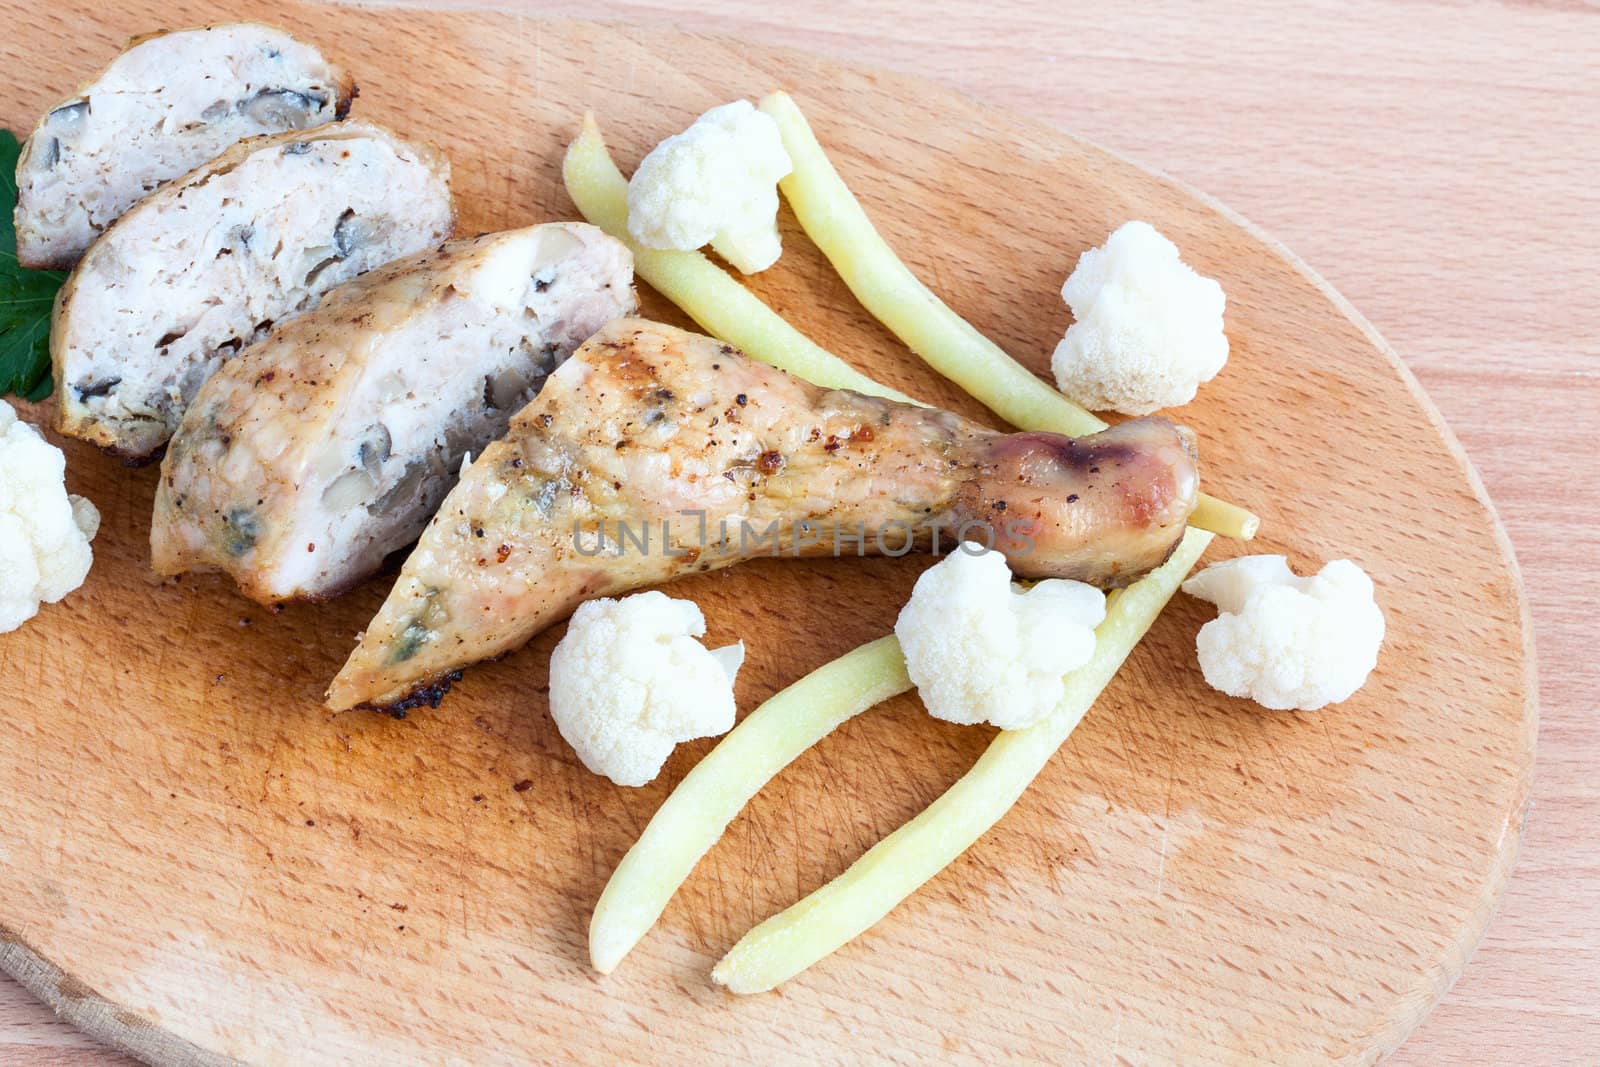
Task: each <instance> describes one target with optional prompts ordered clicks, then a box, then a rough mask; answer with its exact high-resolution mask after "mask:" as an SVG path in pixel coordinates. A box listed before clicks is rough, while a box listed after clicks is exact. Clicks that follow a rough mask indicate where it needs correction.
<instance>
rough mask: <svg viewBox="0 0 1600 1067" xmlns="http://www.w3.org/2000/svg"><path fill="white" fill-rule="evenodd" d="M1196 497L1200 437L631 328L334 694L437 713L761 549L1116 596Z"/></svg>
mask: <svg viewBox="0 0 1600 1067" xmlns="http://www.w3.org/2000/svg"><path fill="white" fill-rule="evenodd" d="M1198 492H1199V472H1198V467H1197V461H1196V458H1195V454H1194V442H1193V436H1192V435H1191V434H1190V433H1189V431H1188V430H1186V429H1184V428H1183V427H1180V426H1175V425H1173V424H1172V423H1170V422H1168V421H1167V420H1165V419H1159V418H1151V419H1140V420H1137V421H1133V422H1127V423H1123V424H1122V425H1120V426H1116V427H1113V428H1112V429H1109V430H1106V431H1104V432H1102V433H1098V434H1094V435H1093V436H1090V437H1082V438H1076V439H1074V438H1070V437H1063V436H1060V435H1058V434H1049V433H1037V432H1030V433H1014V434H1003V433H997V432H995V431H993V430H989V429H986V428H984V427H982V426H979V425H978V424H976V423H973V422H971V421H969V420H967V419H964V418H962V417H960V416H958V415H954V414H951V413H950V412H947V411H938V410H933V409H929V408H922V407H916V406H914V405H910V404H901V403H896V402H894V401H891V400H883V399H880V398H877V397H869V396H863V395H861V394H859V393H854V392H849V391H845V390H837V389H825V388H822V387H820V386H816V385H812V384H810V383H808V382H805V381H802V380H801V379H799V378H795V377H793V376H791V375H788V374H784V373H783V372H781V371H778V370H774V369H772V368H771V367H768V366H766V365H765V364H761V363H757V362H755V361H753V360H751V359H749V358H748V357H746V356H744V355H743V354H741V353H740V352H738V351H737V350H736V349H734V348H732V347H730V346H728V345H723V344H719V343H718V342H716V341H714V340H712V339H710V338H707V337H701V336H698V335H695V334H690V333H685V332H684V331H682V330H677V329H674V328H672V327H669V326H662V325H659V324H656V323H651V322H645V321H643V320H639V319H619V320H617V321H616V322H613V323H611V324H609V325H608V326H606V327H605V328H604V329H602V330H601V331H600V332H599V333H598V334H596V335H595V336H594V337H592V338H590V339H589V340H588V341H587V342H586V343H585V344H584V345H583V347H582V348H580V349H579V350H578V352H577V353H576V354H574V356H573V357H572V358H571V359H570V360H568V361H567V362H566V363H565V364H564V365H563V366H562V367H561V369H560V370H558V371H556V373H554V374H552V375H551V376H550V378H549V380H548V381H547V382H546V383H545V386H544V389H543V390H542V391H541V392H540V394H539V396H538V397H536V398H535V399H534V401H533V402H532V403H531V404H529V405H528V406H527V407H526V408H524V409H523V410H522V411H521V412H519V413H518V414H517V416H516V417H515V418H514V419H513V420H512V423H511V428H510V431H509V433H508V434H507V436H506V437H505V438H503V439H502V440H500V441H497V442H495V443H494V444H492V445H490V446H489V447H488V448H487V449H486V450H485V451H484V453H483V454H482V455H481V456H479V457H478V459H477V460H476V461H475V462H474V463H473V464H472V466H471V467H470V468H469V469H468V470H467V472H466V473H465V474H464V475H463V476H462V479H461V482H460V484H459V485H457V486H456V488H455V489H454V490H453V491H452V492H451V493H450V495H449V496H448V497H446V498H445V501H444V503H443V504H442V505H441V507H440V509H439V514H438V515H437V516H435V517H434V519H433V521H432V523H430V524H429V526H428V528H427V530H426V531H424V533H423V535H422V539H421V541H420V542H418V545H417V548H416V550H415V551H413V552H412V553H411V556H410V558H409V559H408V560H407V561H406V564H405V568H404V570H403V571H402V572H401V575H400V578H399V580H398V581H397V582H396V584H395V587H394V589H393V590H392V591H391V592H390V594H389V597H388V600H387V601H385V603H384V605H383V607H382V609H381V610H380V611H379V612H378V615H377V617H376V618H375V619H373V620H372V623H371V624H370V625H369V626H368V627H367V630H366V633H365V634H364V635H363V636H362V638H361V642H360V645H359V646H358V647H357V648H356V650H355V652H354V653H353V654H352V655H351V656H350V659H349V660H348V662H346V663H345V665H344V668H343V669H342V670H341V671H340V672H339V675H338V677H337V678H335V679H334V681H333V685H332V687H331V688H330V690H329V693H328V704H329V706H330V707H333V708H336V709H342V708H348V707H353V706H356V705H361V704H366V705H371V706H377V707H389V708H391V709H393V708H405V707H408V706H415V705H416V704H418V703H422V702H429V703H437V701H438V699H439V697H440V695H441V694H442V691H443V689H444V688H447V687H448V685H449V683H450V681H451V680H452V679H453V678H454V677H455V676H456V673H457V672H458V671H459V670H460V668H462V667H464V666H466V665H467V664H470V663H474V662H477V661H479V660H483V659H487V658H490V657H492V656H496V655H499V654H501V653H504V652H507V651H509V650H511V649H513V648H516V647H518V646H519V645H521V644H523V643H524V642H525V641H527V640H528V639H529V638H530V637H532V636H533V635H534V634H536V633H538V632H539V631H540V630H542V629H544V628H545V627H546V626H549V625H550V624H552V623H554V622H557V621H559V620H560V619H562V618H564V617H565V616H566V615H567V614H569V613H570V612H571V611H572V610H573V609H574V608H575V607H577V605H578V604H580V603H581V602H583V601H584V600H587V599H589V598H591V597H596V596H610V595H616V594H618V593H622V592H625V591H627V590H631V589H637V588H639V587H641V586H646V585H653V584H656V583H658V582H663V581H666V580H668V579H670V578H674V577H677V576H679V575H682V574H685V573H689V572H692V571H705V570H712V569H715V568H719V567H726V566H728V565H730V564H733V563H737V562H739V561H740V560H743V559H748V558H751V557H753V556H816V555H828V554H832V553H835V552H837V551H840V550H841V549H842V551H843V553H844V554H855V552H856V551H857V546H861V547H863V548H864V549H865V550H866V551H869V552H871V551H878V552H888V553H892V554H898V553H899V552H901V551H907V550H910V549H912V548H916V549H934V550H942V551H950V550H951V549H953V548H954V547H955V545H956V541H957V540H958V539H962V538H965V539H969V540H976V541H979V542H983V543H986V544H987V543H992V544H993V546H994V547H995V548H998V549H999V550H1000V551H1002V552H1004V553H1005V554H1006V556H1007V558H1008V560H1009V561H1010V564H1011V567H1012V569H1013V571H1015V572H1016V573H1017V574H1018V575H1020V576H1023V577H1029V578H1076V579H1079V580H1082V581H1088V582H1094V583H1097V584H1100V585H1104V586H1116V585H1122V584H1125V583H1127V582H1129V581H1132V580H1134V579H1136V578H1138V577H1139V576H1140V575H1142V574H1144V573H1145V572H1147V571H1149V570H1150V569H1151V568H1153V567H1155V566H1157V565H1159V564H1160V563H1161V562H1162V561H1163V560H1164V559H1166V558H1167V556H1168V555H1170V554H1171V552H1172V549H1173V548H1174V547H1175V546H1176V545H1177V543H1178V540H1179V539H1180V538H1181V537H1182V535H1183V530H1184V524H1185V522H1186V520H1187V519H1188V517H1189V514H1190V512H1192V511H1193V510H1194V505H1195V500H1196V495H1197V493H1198ZM936 537H937V538H939V540H938V542H937V544H936V543H935V538H936Z"/></svg>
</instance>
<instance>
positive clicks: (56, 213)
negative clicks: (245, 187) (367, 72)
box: [15, 22, 356, 268]
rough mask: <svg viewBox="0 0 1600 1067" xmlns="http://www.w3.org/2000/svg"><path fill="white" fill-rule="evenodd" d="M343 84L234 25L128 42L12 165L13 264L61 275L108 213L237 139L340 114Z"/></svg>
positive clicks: (277, 43) (345, 102)
mask: <svg viewBox="0 0 1600 1067" xmlns="http://www.w3.org/2000/svg"><path fill="white" fill-rule="evenodd" d="M355 92H356V87H355V83H354V82H353V81H351V79H350V76H349V75H348V74H346V73H345V72H344V71H342V70H340V69H339V68H338V67H336V66H334V65H333V64H331V63H329V62H328V61H327V60H326V59H324V58H323V57H322V53H321V52H319V51H317V49H315V48H313V47H312V46H311V45H308V44H305V43H303V42H301V41H297V40H295V39H294V38H293V37H291V36H289V35H288V34H287V33H285V32H284V31H282V30H279V29H274V28H273V27H271V26H262V25H259V24H256V23H250V22H242V23H232V24H228V25H222V26H204V27H200V28H197V29H187V30H176V31H172V32H167V33H155V34H150V35H148V36H145V37H136V38H134V39H133V40H132V41H131V42H129V44H128V47H127V48H126V49H125V50H124V51H123V52H122V53H121V54H120V55H118V56H117V58H116V59H114V60H113V61H112V62H111V64H110V66H108V67H106V69H105V70H103V71H101V72H100V73H99V74H98V75H97V76H96V77H95V78H94V80H92V81H90V82H88V83H86V84H85V85H84V86H83V87H82V88H80V89H79V90H78V91H77V92H76V93H75V94H73V96H72V97H71V98H69V99H67V100H64V101H62V102H61V103H60V104H57V105H56V106H55V107H53V108H51V109H50V111H48V112H47V113H46V114H45V116H44V118H43V119H41V120H40V122H39V125H38V126H37V127H36V128H35V129H34V131H33V133H32V134H31V135H30V136H29V137H28V140H27V142H26V143H25V144H24V145H23V147H22V155H21V157H20V158H19V160H18V163H17V204H16V213H15V218H16V228H17V258H18V259H19V260H20V261H21V263H22V265H23V266H25V267H51V268H65V267H70V266H72V264H74V263H76V262H77V261H78V257H80V256H82V255H83V253H84V250H85V249H87V248H88V247H89V245H90V243H91V242H92V241H93V240H94V239H95V237H96V236H98V235H99V234H100V233H101V232H102V231H103V230H105V228H106V227H107V226H109V225H111V223H112V222H114V221H115V220H116V219H117V217H118V216H120V215H121V214H122V213H123V212H125V211H127V210H128V209H129V208H130V207H132V206H133V205H134V204H136V203H138V202H139V201H140V200H142V199H144V198H145V197H146V196H148V195H149V194H150V193H151V192H152V191H153V190H155V189H156V188H157V187H159V186H160V185H162V184H163V183H164V182H168V181H171V180H172V179H173V178H177V177H181V176H182V175H184V174H187V173H188V172H189V171H191V170H193V169H194V168H196V167H198V166H200V165H201V164H202V163H205V162H206V161H208V160H210V159H212V158H214V157H215V156H217V155H218V154H219V153H220V152H222V150H223V149H225V148H227V147H228V146H229V145H231V144H234V143H235V142H237V141H239V140H242V139H243V138H246V137H255V136H259V135H261V134H268V133H281V132H283V131H285V130H303V129H309V128H310V127H312V126H320V125H322V124H323V123H325V122H332V121H334V120H335V119H342V118H344V116H345V114H346V113H347V112H348V111H349V110H350V101H351V100H352V99H353V98H354V97H355Z"/></svg>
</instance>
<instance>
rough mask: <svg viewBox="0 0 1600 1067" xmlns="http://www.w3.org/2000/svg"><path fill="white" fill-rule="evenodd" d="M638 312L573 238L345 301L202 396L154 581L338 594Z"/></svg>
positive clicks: (489, 240) (600, 255)
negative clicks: (195, 579) (560, 370)
mask: <svg viewBox="0 0 1600 1067" xmlns="http://www.w3.org/2000/svg"><path fill="white" fill-rule="evenodd" d="M633 309H634V295H633V260H632V256H631V255H630V254H629V253H628V250H627V248H626V247H625V246H624V245H623V244H621V243H620V242H619V241H616V240H615V239H613V238H611V237H608V236H606V234H605V233H603V232H602V231H600V230H599V229H597V228H595V227H593V226H589V225H587V224H584V223H550V224H548V225H543V226H532V227H529V228H527V229H522V230H512V231H509V232H506V233H495V234H489V235H487V236H483V237H477V238H472V239H468V240H462V241H453V242H450V243H448V244H446V245H444V246H443V247H441V248H439V249H437V250H433V251H429V252H426V253H423V254H420V255H416V256H412V257H408V258H406V259H403V260H399V261H397V262H394V263H390V264H389V265H387V266H385V267H382V268H380V269H378V270H375V271H373V272H371V273H369V274H366V275H363V276H362V277H360V278H357V279H355V280H354V281H351V282H348V283H346V284H345V285H342V286H340V287H339V288H338V289H335V290H334V291H333V292H331V293H329V294H328V296H327V297H326V298H324V300H323V301H322V303H321V304H320V305H319V306H318V307H317V308H316V309H315V310H314V311H310V312H308V313H306V314H304V315H301V316H299V317H298V318H296V319H293V320H292V321H290V322H288V323H285V324H284V325H283V326H281V327H279V328H278V329H276V330H274V331H273V332H272V334H271V335H270V336H268V337H267V338H266V339H265V340H262V341H260V342H257V343H256V344H254V345H252V346H251V347H250V348H248V349H246V350H245V351H244V352H242V353H241V354H240V355H239V356H238V357H237V358H235V359H232V360H230V361H228V362H227V363H226V364H224V365H223V367H222V369H221V370H220V371H218V372H217V373H216V374H215V375H213V376H212V377H211V379H210V380H209V381H207V382H206V384H205V385H203V386H202V387H201V388H200V392H199V393H198V394H197V395H196V397H195V399H194V401H193V403H191V404H190V406H189V410H188V413H187V414H186V415H185V416H184V419H183V423H182V425H181V426H180V427H179V429H178V432H177V434H176V435H175V436H174V437H173V439H172V442H171V444H170V446H169V447H168V450H167V455H166V459H165V461H164V462H163V465H162V471H161V482H160V487H159V489H158V491H157V495H156V504H155V518H154V521H153V523H152V526H151V534H150V543H151V553H152V559H153V562H154V566H155V569H156V570H157V571H158V572H160V573H162V574H174V573H178V572H180V571H186V570H222V571H225V572H227V573H229V574H231V575H232V576H233V577H234V578H235V580H237V582H238V583H239V587H240V589H241V590H242V591H243V592H244V593H245V595H247V596H249V597H251V598H253V599H255V600H258V601H261V602H263V603H274V602H278V601H283V600H290V599H302V598H320V597H327V596H332V595H335V594H337V593H339V592H342V591H343V590H345V589H347V588H349V587H350V586H351V585H353V584H355V583H356V582H358V581H360V580H361V579H362V578H365V577H367V576H368V575H370V574H371V573H372V572H373V571H375V570H376V569H377V568H378V567H379V565H380V564H381V563H382V562H383V559H384V557H385V556H386V555H388V554H389V553H390V552H393V551H394V550H395V549H398V548H400V547H402V546H404V545H406V544H408V543H409V542H411V541H412V540H414V539H415V538H416V537H417V535H418V534H419V533H421V532H422V528H423V526H424V525H425V524H426V523H427V521H428V519H429V517H430V516H432V514H433V512H434V510H435V509H436V508H437V507H438V505H439V501H440V500H441V499H443V497H444V495H445V494H446V493H447V492H448V491H449V490H450V488H451V487H452V486H453V485H455V482H456V479H457V476H458V475H459V473H460V469H461V466H462V463H463V460H464V459H465V458H466V457H467V455H468V453H473V454H475V453H477V452H479V451H481V450H482V449H483V448H484V446H486V445H487V444H489V443H490V442H491V441H493V440H495V439H496V438H498V437H500V436H501V435H502V434H504V433H505V431H506V428H507V426H508V425H509V424H510V422H511V416H512V415H513V414H514V413H515V412H516V411H518V410H519V409H520V408H522V407H523V406H524V405H525V404H526V403H527V402H528V401H529V400H530V399H532V398H533V396H534V395H535V394H536V393H537V392H538V390H539V387H540V386H541V385H542V384H543V383H544V380H545V377H546V376H547V375H549V374H550V372H551V371H553V370H554V369H555V368H556V367H557V366H559V365H560V364H561V363H562V361H564V360H565V359H566V358H567V357H568V356H569V355H571V353H572V352H573V350H574V349H576V348H577V347H578V345H579V344H581V343H582V342H583V341H584V340H586V339H587V338H588V337H589V336H590V335H591V334H593V333H594V332H595V331H596V330H598V329H600V327H601V326H603V325H604V324H605V323H607V322H609V321H611V320H612V319H615V318H617V317H619V316H622V315H626V314H629V313H631V312H632V311H633Z"/></svg>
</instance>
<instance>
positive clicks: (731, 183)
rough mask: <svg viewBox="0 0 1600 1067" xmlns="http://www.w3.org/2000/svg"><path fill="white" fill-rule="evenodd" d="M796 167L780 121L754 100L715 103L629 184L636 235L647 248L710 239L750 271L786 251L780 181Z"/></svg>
mask: <svg viewBox="0 0 1600 1067" xmlns="http://www.w3.org/2000/svg"><path fill="white" fill-rule="evenodd" d="M793 169H794V166H793V164H791V163H790V162H789V153H788V152H786V151H785V150H784V147H783V138H782V137H781V136H780V135H779V133H778V124H777V123H776V122H773V121H772V119H771V118H769V117H768V116H767V115H765V114H763V113H762V112H760V111H757V110H756V109H755V107H754V106H753V105H752V104H751V103H750V101H748V100H735V101H734V102H733V103H731V104H723V105H722V106H721V107H714V108H712V109H711V110H710V111H707V112H706V113H705V114H704V115H701V116H700V117H699V118H698V119H696V120H695V121H694V125H692V126H690V127H689V128H688V129H687V130H684V131H683V132H682V133H680V134H676V135H674V136H672V137H668V138H667V139H666V140H665V141H662V142H661V143H660V144H658V145H656V147H655V148H654V149H653V150H652V151H651V152H650V154H649V155H647V156H645V157H644V161H643V162H641V163H640V164H639V169H638V170H637V171H635V172H634V175H633V180H632V181H630V182H629V183H628V232H629V233H631V234H632V235H633V239H634V240H636V241H638V242H639V243H640V244H642V245H644V246H645V247H646V248H677V249H682V250H684V251H689V250H691V249H696V248H699V247H700V246H701V245H703V244H706V243H708V242H709V243H710V245H711V247H712V248H714V249H716V250H717V254H718V255H720V256H721V257H722V258H723V259H725V260H727V261H728V262H729V263H731V264H733V265H734V266H735V267H737V268H739V270H740V271H742V272H743V273H745V274H755V273H756V272H757V271H763V270H766V269H767V268H768V267H770V266H772V265H773V264H774V263H776V262H777V261H778V254H779V253H780V252H782V251H783V245H782V242H781V239H780V238H779V236H778V180H779V179H780V178H784V177H786V176H788V174H789V172H790V171H791V170H793Z"/></svg>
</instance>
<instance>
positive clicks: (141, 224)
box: [50, 122, 451, 461]
mask: <svg viewBox="0 0 1600 1067" xmlns="http://www.w3.org/2000/svg"><path fill="white" fill-rule="evenodd" d="M449 176H450V167H449V164H448V163H447V162H446V161H445V160H444V158H443V157H442V156H440V155H438V154H437V153H435V152H434V151H432V150H431V149H428V148H425V147H422V146H419V145H414V144H410V143H408V142H406V141H403V140H401V139H400V138H398V137H396V136H395V135H394V134H392V133H390V132H389V131H387V130H384V129H382V128H380V127H378V126H372V125H369V124H366V123H359V122H339V123H331V124H329V125H326V126H321V127H318V128H317V129H314V130H304V131H294V132H290V133H281V134H275V135H273V136H270V137H257V138H252V139H251V140H248V141H242V142H240V143H239V144H236V145H234V146H233V147H232V148H230V149H228V150H227V151H225V152H223V154H222V155H220V156H218V157H217V158H216V159H215V160H213V161H212V162H210V163H208V164H206V165H205V166H204V167H201V168H200V169H199V170H196V171H193V172H191V173H189V174H188V175H185V176H184V177H183V178H181V179H179V180H178V181H175V182H172V183H171V184H169V185H166V186H164V187H162V188H161V189H160V190H158V191H157V192H155V193H152V194H151V195H150V196H148V197H146V198H145V199H144V200H142V201H140V203H139V204H138V205H137V206H136V207H134V208H133V210H131V211H129V212H128V213H127V214H126V215H124V216H122V218H120V219H118V220H117V221H116V222H115V223H114V224H113V225H112V226H111V228H110V229H108V230H107V231H106V232H105V233H104V234H103V235H101V237H100V238H99V240H97V241H95V243H94V246H93V247H92V248H90V249H89V252H88V254H87V255H85V256H84V257H83V260H82V261H81V262H80V263H79V264H78V266H77V268H76V269H75V270H74V271H73V273H72V276H71V277H69V278H68V279H67V283H66V285H65V286H63V287H62V290H61V294H60V296H59V297H58V298H57V300H56V306H55V313H54V317H53V319H52V321H51V327H50V354H51V360H52V363H53V366H54V371H55V383H56V403H57V407H56V418H57V424H58V426H59V428H60V429H61V431H62V432H63V433H66V434H69V435H71V436H73V437H79V438H82V439H84V440H86V441H90V442H92V443H94V444H97V445H99V446H101V447H102V448H105V449H107V450H109V451H111V452H114V453H116V454H118V455H121V456H123V457H125V458H128V459H130V460H135V461H138V460H144V459H148V458H149V457H150V456H151V455H152V453H154V452H155V451H156V450H157V449H158V448H160V447H161V445H163V444H164V443H165V442H166V440H167V438H168V437H170V436H171V435H172V432H173V431H174V430H176V429H177V427H178V421H179V419H181V418H182V417H183V411H184V408H185V407H186V406H187V405H188V403H189V401H190V399H191V398H192V397H193V396H194V395H195V393H196V392H197V391H198V390H199V388H200V386H201V384H202V383H203V382H204V381H205V380H206V379H207V378H209V377H210V376H211V375H212V374H213V373H214V372H215V371H216V369H217V368H218V367H220V366H221V365H222V363H223V361H224V360H226V359H228V358H229V357H231V356H233V355H235V354H237V353H238V352H239V350H240V349H242V348H244V347H245V346H246V345H249V344H251V343H253V342H255V341H258V340H260V339H261V338H262V337H264V336H266V334H267V332H268V331H269V330H271V329H272V327H273V326H274V324H276V323H279V322H282V321H284V320H285V319H288V318H289V317H291V316H293V315H297V314H299V313H301V312H304V311H307V310H309V309H310V308H312V307H315V306H316V304H317V301H319V300H320V299H321V298H322V295H323V294H324V293H326V292H327V291H328V290H330V289H332V288H333V287H334V286H336V285H339V284H340V283H341V282H345V281H348V280H350V279H351V278H354V277H355V276H357V275H359V274H362V273H364V272H366V271H368V270H371V269H372V268H373V267H377V266H380V265H382V264H384V263H387V262H389V261H390V260H393V259H398V258H399V257H401V256H407V255H411V254H412V253H415V252H420V251H422V250H423V249H425V248H429V247H432V246H433V245H436V244H438V243H439V242H440V241H441V240H443V239H444V238H445V237H447V236H449V232H450V226H451V205H450V188H449Z"/></svg>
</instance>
